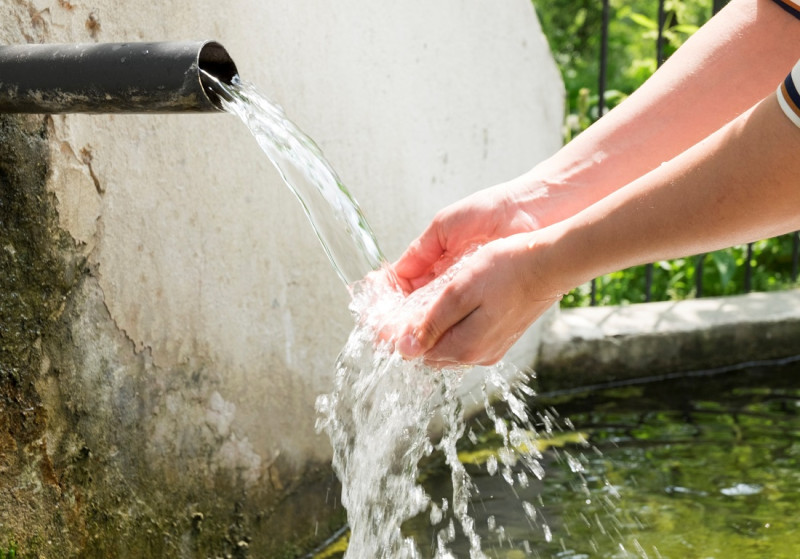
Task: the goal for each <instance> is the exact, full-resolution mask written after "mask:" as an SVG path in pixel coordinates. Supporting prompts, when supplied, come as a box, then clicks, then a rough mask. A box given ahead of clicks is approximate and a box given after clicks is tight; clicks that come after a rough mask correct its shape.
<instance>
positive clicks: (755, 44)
mask: <svg viewBox="0 0 800 559" xmlns="http://www.w3.org/2000/svg"><path fill="white" fill-rule="evenodd" d="M798 42H800V21H798V20H797V19H796V18H793V17H792V16H791V15H789V14H787V13H786V12H785V11H783V10H782V9H781V8H780V7H779V6H777V5H776V4H775V3H774V2H771V1H770V0H758V1H755V2H754V1H753V0H733V2H731V3H730V4H728V6H726V7H725V8H724V9H723V10H722V11H721V12H720V13H719V14H717V16H715V17H714V18H712V19H711V20H710V21H709V22H708V23H707V24H706V25H704V26H703V27H702V28H701V29H700V30H699V31H698V32H697V33H695V34H694V35H693V36H692V37H691V38H690V39H689V40H688V41H687V42H686V43H685V44H684V45H683V46H682V47H681V48H680V49H678V51H677V52H676V53H675V54H674V55H673V56H672V57H671V58H670V59H669V60H668V61H667V62H666V63H665V64H664V66H663V67H662V68H661V69H659V70H658V72H656V73H655V74H654V75H653V76H652V77H651V78H650V79H649V80H648V81H647V82H646V83H645V84H643V85H642V86H641V87H640V88H639V89H638V90H637V91H636V92H634V93H633V94H632V95H631V96H630V97H629V98H628V99H626V100H625V101H624V102H623V103H621V104H620V105H619V106H618V107H617V108H615V109H614V110H612V111H611V112H609V113H608V114H607V115H606V116H605V117H603V118H602V119H601V120H600V121H598V122H597V123H595V124H594V125H593V126H592V127H590V128H589V129H588V130H586V131H585V132H584V133H582V134H581V135H579V136H578V137H577V138H575V139H574V140H573V141H572V142H570V143H569V144H568V145H566V146H565V147H564V148H563V149H561V150H560V151H559V152H558V153H557V154H556V155H554V156H553V157H551V158H550V159H549V160H547V161H545V162H544V163H542V164H541V165H539V166H538V167H537V168H535V169H534V170H533V171H531V173H529V174H528V176H529V178H530V179H531V192H532V194H533V195H534V197H537V198H538V199H539V200H542V201H544V198H542V197H541V196H537V190H538V188H539V186H538V185H537V179H541V180H543V181H544V183H545V185H546V187H547V188H548V190H549V192H548V194H549V195H550V196H555V197H556V198H558V199H560V200H561V202H562V203H560V204H558V206H555V207H554V206H553V205H552V204H549V205H548V207H547V208H542V210H543V211H542V212H539V213H540V221H542V222H543V223H542V224H543V225H549V224H551V223H555V222H556V221H559V220H561V219H563V218H566V217H569V216H570V215H572V214H573V213H575V212H577V211H580V210H581V209H583V208H585V207H587V206H589V205H591V204H592V203H594V202H596V201H597V200H599V199H601V198H602V197H604V196H606V195H608V194H609V193H611V192H613V191H614V190H616V189H617V188H620V187H621V186H623V185H626V184H628V183H630V182H631V181H633V180H634V179H636V178H638V177H640V176H642V175H643V174H645V173H647V172H648V171H650V170H652V169H654V168H656V167H657V166H658V165H660V164H661V163H663V162H665V161H669V160H670V159H672V158H673V157H675V156H676V155H678V154H679V153H681V152H683V151H685V150H686V149H687V148H689V147H690V146H693V145H694V144H696V143H697V142H699V141H700V140H702V139H703V138H705V137H707V136H708V135H709V134H711V133H712V132H714V131H716V130H718V129H719V128H721V127H722V126H723V125H724V124H726V123H727V122H730V121H731V120H732V119H734V118H735V117H736V116H738V115H739V114H741V113H742V112H744V111H746V110H747V109H749V108H750V107H752V106H753V105H754V104H755V103H756V102H758V101H759V100H761V99H763V98H764V97H766V96H767V95H768V94H769V93H770V92H772V91H773V90H774V89H775V87H776V85H777V84H778V83H780V81H781V80H782V79H783V78H784V76H785V75H786V72H787V71H788V70H789V68H791V67H792V65H793V64H794V63H795V62H797V58H798V56H799V54H798V52H799V51H798V49H797V46H796V45H797V44H798ZM533 204H534V207H535V206H536V202H533ZM547 210H549V212H548V211H547Z"/></svg>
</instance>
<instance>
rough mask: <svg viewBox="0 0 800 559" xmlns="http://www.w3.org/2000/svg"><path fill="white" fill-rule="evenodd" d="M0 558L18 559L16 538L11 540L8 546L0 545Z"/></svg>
mask: <svg viewBox="0 0 800 559" xmlns="http://www.w3.org/2000/svg"><path fill="white" fill-rule="evenodd" d="M0 559H17V543H16V542H15V541H14V540H11V541H9V542H8V545H7V546H6V547H2V546H0Z"/></svg>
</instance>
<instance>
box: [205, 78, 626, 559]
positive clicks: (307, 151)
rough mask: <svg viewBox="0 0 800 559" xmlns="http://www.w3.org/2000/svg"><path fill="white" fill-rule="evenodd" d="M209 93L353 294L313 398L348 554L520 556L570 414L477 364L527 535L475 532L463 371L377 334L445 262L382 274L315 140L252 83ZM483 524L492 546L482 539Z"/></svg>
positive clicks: (508, 372)
mask: <svg viewBox="0 0 800 559" xmlns="http://www.w3.org/2000/svg"><path fill="white" fill-rule="evenodd" d="M211 79H213V78H211ZM217 87H218V88H219V90H220V94H221V96H222V98H223V99H224V100H225V101H224V106H225V108H226V109H227V110H228V111H230V112H232V113H234V114H236V115H238V116H239V117H240V118H241V119H242V121H243V122H244V123H245V124H246V125H247V126H248V128H249V129H250V131H251V132H252V133H253V135H254V136H255V138H256V140H257V141H258V143H259V145H260V146H261V148H262V149H263V150H264V152H265V153H266V154H267V156H269V158H270V160H271V161H272V162H273V163H274V165H275V166H276V168H277V169H278V170H279V172H280V174H281V176H282V177H283V179H284V181H285V182H286V184H287V185H288V186H289V188H291V189H292V191H293V192H294V193H295V195H296V196H297V197H298V199H299V200H300V202H301V204H302V206H303V209H304V210H305V212H306V214H307V216H308V218H309V220H310V221H311V224H312V226H313V227H314V230H315V231H316V233H317V236H318V237H319V239H320V241H321V242H322V245H323V247H324V250H325V252H326V253H327V255H328V257H329V258H330V260H331V263H332V264H333V267H334V269H335V270H336V272H337V273H338V274H339V276H340V278H341V279H342V280H343V281H344V283H345V284H346V285H347V286H348V288H349V289H350V293H351V295H352V302H351V305H350V309H351V311H352V313H353V316H354V318H355V327H354V329H353V331H352V333H351V334H350V337H349V339H348V341H347V344H346V345H345V347H344V349H343V350H342V352H341V354H340V356H339V358H338V360H337V363H336V371H335V386H334V388H333V391H332V392H331V393H330V394H325V395H321V396H320V397H319V398H318V401H317V411H318V419H317V423H316V426H317V429H318V430H319V431H320V432H324V433H326V434H327V435H328V436H329V438H330V441H331V444H332V447H333V453H334V454H333V468H334V470H335V472H336V474H337V476H338V478H339V480H340V481H341V484H342V497H341V500H342V503H343V504H344V506H345V507H346V509H347V513H348V522H349V526H350V539H349V546H348V549H347V552H346V557H347V558H348V559H376V558H391V559H402V558H417V557H436V558H440V559H448V558H454V557H456V555H455V554H454V552H453V551H452V550H453V549H455V548H459V549H462V548H463V549H465V550H468V551H467V553H468V554H469V557H470V558H471V559H483V558H485V557H489V556H490V555H487V553H490V554H491V556H492V557H496V556H497V555H496V554H495V553H494V552H490V551H488V550H489V548H492V549H494V548H495V547H497V546H501V547H502V548H503V549H506V550H509V549H512V550H516V551H517V552H518V553H520V554H522V555H521V556H529V555H530V553H531V541H532V540H541V541H546V542H549V541H550V540H551V539H552V532H551V529H550V527H549V525H548V523H547V520H546V519H545V517H544V515H543V513H542V508H543V505H544V503H543V502H541V500H539V501H527V500H524V499H521V498H518V497H517V495H518V492H517V490H520V491H522V490H524V489H525V488H527V487H528V486H530V485H531V484H532V483H538V482H540V481H541V480H542V479H543V477H544V475H545V468H544V467H543V465H542V449H543V448H546V447H547V446H548V445H547V441H548V440H552V439H553V438H554V437H559V436H562V435H561V432H562V431H564V430H565V429H566V430H569V422H568V421H566V422H562V421H560V420H559V419H558V418H557V416H556V415H555V414H553V413H550V412H548V413H547V414H539V415H538V416H536V417H533V418H532V417H530V416H529V413H528V408H527V405H526V400H528V399H529V398H531V397H532V396H533V392H532V390H531V389H530V388H528V386H527V384H526V381H528V380H529V378H528V376H527V375H526V374H523V373H522V372H521V371H518V370H515V369H513V368H512V367H510V366H509V365H498V366H495V367H492V368H487V369H486V370H485V371H483V379H484V385H483V391H482V396H480V397H481V398H482V399H483V405H484V408H485V413H486V418H487V419H488V420H489V421H490V422H491V423H492V428H493V431H494V433H495V434H496V436H497V437H498V438H499V441H500V443H499V447H497V448H496V449H495V450H494V451H492V454H491V456H487V457H484V460H482V461H481V462H480V463H481V467H482V468H484V469H485V470H486V472H487V473H488V474H489V475H491V476H496V477H497V478H498V479H502V485H504V487H506V489H507V491H508V492H509V494H510V495H511V496H512V497H513V498H512V499H510V500H509V502H513V503H514V507H516V509H517V510H516V513H514V512H513V511H507V512H508V513H509V514H516V515H517V516H519V517H520V518H525V519H526V521H527V523H528V525H529V528H530V529H529V530H528V531H527V533H526V534H525V536H524V537H520V538H517V537H513V538H512V537H511V536H509V535H507V534H506V533H505V531H504V527H503V526H502V525H501V523H499V522H498V521H497V519H496V518H495V517H491V518H490V519H489V520H487V521H486V523H487V525H486V526H476V524H475V517H474V515H473V514H472V511H471V510H470V507H471V504H470V503H471V499H472V498H473V497H474V496H475V491H476V489H475V486H474V484H473V482H472V478H471V476H470V474H469V473H468V471H467V468H466V467H465V465H464V463H463V462H462V460H461V459H460V457H459V447H460V445H461V444H462V443H464V442H465V441H472V442H476V441H477V436H476V434H475V433H474V432H473V431H472V430H471V429H468V428H467V426H466V422H465V418H464V415H463V412H462V406H461V401H460V399H459V397H458V396H457V394H458V390H459V386H460V383H461V380H462V377H463V375H464V374H465V373H466V370H465V369H463V368H450V369H443V370H432V369H430V368H428V367H426V366H425V365H424V364H423V363H422V362H421V361H419V360H417V361H405V360H403V359H402V358H401V357H400V356H399V354H397V353H395V352H393V351H392V349H391V347H390V346H389V345H388V344H387V343H385V342H379V341H378V340H377V337H376V331H377V330H378V329H379V327H380V325H381V324H382V321H383V320H385V319H386V317H394V319H395V320H396V319H397V317H398V316H400V317H402V313H407V312H414V311H415V309H418V308H420V307H421V305H424V303H425V301H426V299H427V298H428V297H430V296H431V295H432V294H433V293H435V292H436V290H438V289H441V288H442V286H443V285H444V284H446V283H447V281H448V280H449V278H450V277H451V274H452V273H453V270H454V269H455V268H451V269H450V270H446V271H443V273H442V274H441V275H440V276H439V278H438V279H437V280H435V281H433V282H431V283H430V284H429V285H428V286H426V287H425V288H423V289H421V290H419V291H417V292H415V293H414V294H412V296H410V297H405V296H404V294H403V293H402V292H401V290H399V289H398V288H397V287H396V284H395V282H393V281H392V279H391V277H390V275H389V274H388V273H386V271H385V270H386V267H385V266H384V264H385V262H384V258H383V256H382V254H381V251H380V249H379V247H378V243H377V241H376V240H375V237H374V235H373V233H372V230H371V229H370V227H369V224H368V223H367V221H366V219H365V218H364V215H363V214H362V212H361V211H360V209H359V208H358V205H357V204H356V202H355V200H354V199H353V197H352V196H351V195H350V193H349V192H348V191H347V189H346V188H345V186H344V185H343V184H342V182H341V181H340V180H339V178H338V177H337V176H336V173H335V172H334V171H333V169H332V167H331V166H330V165H329V164H328V163H327V162H326V161H325V159H324V158H323V156H322V153H321V152H320V150H319V148H318V147H317V146H316V145H315V144H314V142H313V141H312V140H311V139H310V138H309V137H308V136H307V135H305V134H304V133H303V132H301V131H300V130H299V129H298V128H297V127H296V126H295V125H294V124H293V123H292V122H291V121H289V120H288V119H287V118H286V116H285V114H284V112H283V111H282V110H281V109H280V107H278V106H277V105H276V104H274V103H273V102H271V101H270V100H269V99H267V98H266V97H264V96H263V95H261V94H259V93H258V92H257V91H256V90H255V89H254V88H253V87H252V86H250V85H248V84H246V83H242V82H240V81H238V79H237V80H236V81H235V82H234V83H233V84H232V85H230V86H226V85H223V84H217ZM459 265H461V263H456V264H455V266H456V267H457V266H459ZM381 269H383V270H384V271H383V272H381V271H378V272H377V273H373V274H370V276H369V279H368V280H362V278H364V277H365V276H367V274H369V273H370V272H372V271H375V270H381ZM498 410H503V411H502V412H500V411H498ZM578 442H580V441H578ZM562 457H563V458H564V460H565V461H566V462H567V464H568V465H569V468H570V470H571V471H572V472H573V473H574V474H575V476H576V479H578V480H582V476H583V470H584V463H585V462H586V461H585V460H583V459H582V458H581V454H580V451H578V452H577V453H572V454H570V453H569V452H567V451H564V453H563V454H562ZM436 461H438V462H440V463H443V464H444V465H445V467H446V468H447V470H448V471H449V489H448V491H447V492H446V494H445V495H442V494H438V495H437V496H436V497H433V496H432V495H431V493H430V492H428V491H426V490H425V489H424V488H423V485H422V484H421V483H420V479H421V478H424V477H425V475H426V472H425V469H424V467H423V466H422V465H421V464H424V463H426V462H428V463H429V462H436ZM581 483H582V486H584V487H585V482H581ZM579 486H580V484H579ZM507 508H508V507H507ZM420 517H424V518H425V522H427V523H429V525H430V526H432V527H433V530H434V532H435V537H434V538H433V539H432V541H426V542H420V541H417V539H415V538H414V537H412V536H408V535H407V530H406V529H405V525H406V524H407V523H409V522H413V521H414V519H417V520H418V519H419V518H420ZM487 529H488V531H489V533H491V534H492V543H487V542H486V541H483V540H482V538H481V536H480V535H479V532H485V531H486V530H487ZM623 551H624V549H623ZM504 556H505V555H504ZM518 556H519V555H518Z"/></svg>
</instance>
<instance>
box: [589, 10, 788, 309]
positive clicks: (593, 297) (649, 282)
mask: <svg viewBox="0 0 800 559" xmlns="http://www.w3.org/2000/svg"><path fill="white" fill-rule="evenodd" d="M728 1H729V0H713V5H712V15H713V14H716V13H717V12H718V11H719V10H721V9H722V8H723V7H724V6H725V4H727V3H728ZM602 3H603V4H602V6H603V8H602V28H601V29H602V31H601V44H600V70H599V82H598V111H597V115H598V118H599V117H601V116H602V115H603V113H604V112H605V96H606V95H605V94H606V76H607V68H608V55H609V53H608V45H609V37H608V35H609V24H610V17H611V4H610V0H602ZM665 4H666V0H659V2H658V14H657V16H658V19H657V22H658V33H657V38H656V45H655V47H656V60H657V65H658V66H660V65H661V64H662V63H663V62H664V43H665V41H664V31H665V26H666V23H667V22H666V19H667V18H666V10H665ZM791 237H792V252H791V282H792V283H793V284H795V283H797V279H798V272H799V270H798V268H799V267H800V232H795V233H792V234H791ZM707 257H708V254H700V255H697V256H696V257H695V264H694V265H695V273H694V277H695V285H694V296H695V297H702V296H703V275H704V274H703V267H704V264H705V261H706V259H707ZM752 262H753V243H750V244H748V245H747V248H746V257H745V258H744V278H743V285H742V286H741V289H740V290H739V292H741V293H749V292H750V291H751V290H752V288H753V285H752V277H753V266H752ZM653 273H654V265H653V264H647V265H646V266H645V274H644V282H645V285H644V301H643V302H650V301H651V300H652V295H653ZM597 289H598V288H597V281H596V280H592V282H591V293H590V299H589V301H590V304H591V305H592V306H595V305H597V302H598V292H597Z"/></svg>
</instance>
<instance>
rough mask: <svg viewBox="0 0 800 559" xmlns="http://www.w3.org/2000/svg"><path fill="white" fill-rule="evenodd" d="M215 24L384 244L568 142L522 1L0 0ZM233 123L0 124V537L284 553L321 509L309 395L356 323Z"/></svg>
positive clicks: (39, 16) (22, 31)
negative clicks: (86, 0) (337, 176)
mask: <svg viewBox="0 0 800 559" xmlns="http://www.w3.org/2000/svg"><path fill="white" fill-rule="evenodd" d="M167 39H174V40H178V39H217V40H219V41H220V42H221V43H222V44H223V45H225V46H226V47H227V49H228V51H229V52H230V53H231V55H232V57H233V58H234V60H235V61H236V63H237V66H238V67H239V69H240V71H241V72H242V74H243V75H244V77H245V78H246V79H248V80H250V81H253V82H255V83H257V84H258V85H259V86H260V88H261V89H262V90H265V91H267V92H268V93H269V94H270V95H271V96H272V97H273V98H275V99H276V100H278V101H279V102H281V104H282V105H283V106H284V107H285V108H286V110H287V112H288V113H289V114H290V115H291V116H292V117H293V118H294V119H295V120H296V121H297V122H298V124H300V126H301V127H302V128H304V129H305V130H306V131H307V132H309V133H310V134H311V135H312V136H313V137H314V138H315V139H316V140H317V142H318V143H319V144H320V145H321V146H322V148H323V150H324V151H325V152H326V154H327V155H328V156H329V158H330V159H331V161H332V163H333V164H334V166H335V167H336V168H337V169H338V170H339V171H340V173H341V175H342V177H343V179H344V180H345V182H346V183H348V185H349V186H350V188H351V191H352V192H353V193H354V194H355V196H356V197H357V198H358V199H359V201H360V202H361V204H362V207H363V208H364V210H365V213H366V214H367V216H368V217H369V218H370V220H371V222H372V225H373V227H374V229H375V230H376V232H377V234H378V236H379V238H380V240H381V241H382V244H383V247H384V250H385V251H386V252H387V255H388V256H389V257H390V258H391V257H396V256H397V255H398V253H399V251H400V250H401V249H402V247H403V246H404V244H405V243H407V242H408V241H409V240H410V239H411V238H412V237H413V236H414V235H415V234H417V233H418V231H419V230H420V229H421V228H422V227H423V226H424V224H425V223H426V222H427V221H428V220H429V219H430V217H431V216H432V215H433V213H434V211H435V210H436V209H437V208H438V207H440V206H442V205H443V204H445V203H446V202H449V201H452V200H455V199H457V198H459V197H461V196H463V195H465V194H467V193H468V192H471V191H474V190H476V189H478V188H480V187H483V186H486V185H489V184H492V183H494V182H498V181H501V180H505V179H507V178H510V177H512V176H514V175H516V174H518V173H520V172H522V171H524V170H526V169H527V168H529V167H530V166H532V165H533V164H534V163H536V162H537V161H539V160H540V159H542V158H543V157H545V156H546V155H547V154H549V153H550V152H552V151H554V150H555V149H556V148H557V147H558V144H559V136H560V133H559V129H560V126H559V123H560V120H561V114H562V111H561V85H560V82H559V80H558V77H557V73H556V71H555V68H554V66H553V64H552V61H551V60H550V58H549V54H548V53H547V49H546V45H545V43H544V39H543V37H542V36H541V34H540V31H539V28H538V24H537V22H536V19H535V16H534V14H533V11H532V8H531V6H530V3H529V2H527V0H519V1H517V2H514V3H510V4H504V5H503V6H502V8H500V7H498V6H497V5H496V4H495V3H494V2H489V1H483V2H470V3H464V2H460V1H458V0H449V1H444V2H427V1H424V0H416V1H411V2H404V3H390V4H386V3H376V2H365V1H357V0H347V1H344V2H338V3H333V4H332V3H320V2H312V1H311V0H285V1H277V0H270V1H266V2H265V1H261V0H239V1H237V2H231V3H228V4H225V5H220V4H219V3H218V2H209V1H207V0H198V1H197V2H194V3H191V4H187V3H185V2H180V3H179V2H157V3H151V4H147V3H141V2H118V1H116V0H96V1H95V2H93V3H91V4H83V3H80V2H77V1H66V0H0V42H2V43H27V42H92V41H98V42H111V41H138V40H167ZM346 305H347V293H346V290H345V289H344V288H343V287H342V286H341V284H340V283H339V280H338V278H337V277H336V276H335V274H334V273H333V272H332V270H331V269H330V267H329V264H328V263H327V261H326V260H325V257H324V254H323V252H322V250H321V249H320V247H319V246H318V243H317V240H316V239H315V237H314V235H313V232H312V231H311V228H310V227H309V226H308V224H307V223H306V220H305V216H304V215H303V214H302V212H301V210H300V207H299V205H298V204H297V202H296V201H295V200H294V199H293V198H292V196H291V194H290V193H289V192H288V190H287V189H286V188H285V187H283V185H282V184H281V183H280V180H279V178H278V176H277V173H276V172H275V171H274V170H273V169H272V168H271V167H270V165H269V163H268V162H267V161H266V159H265V158H264V156H263V155H262V154H261V153H260V151H259V149H258V147H257V146H256V144H255V142H254V141H253V140H252V139H251V138H250V137H249V134H248V132H247V131H246V130H245V129H244V127H242V126H241V125H240V124H239V123H238V122H237V121H236V120H235V119H234V118H233V117H231V116H229V115H224V114H220V115H191V116H187V115H169V116H141V115H138V116H137V115H117V116H108V115H100V116H85V115H67V116H60V115H59V116H52V117H45V116H18V115H0V496H2V499H3V502H4V505H3V506H2V507H0V548H2V545H3V542H4V541H6V540H8V539H14V540H15V541H17V542H18V547H19V550H20V552H21V553H22V554H29V555H34V556H35V555H36V554H38V555H40V556H43V557H71V556H80V557H143V556H165V557H173V556H175V557H207V556H211V557H213V556H226V555H229V556H247V555H250V556H253V557H282V556H287V557H291V556H294V554H295V552H296V551H297V549H299V548H300V547H302V546H304V545H307V544H308V543H309V542H311V541H312V540H313V539H314V538H315V537H323V536H325V535H326V534H327V533H328V531H329V526H330V525H331V524H335V523H336V522H337V521H338V519H337V515H338V514H341V509H340V508H337V505H336V502H337V499H336V488H335V486H334V484H335V481H334V480H333V477H332V475H331V473H330V470H329V466H328V465H327V464H328V459H329V454H330V450H329V448H328V445H327V441H326V440H324V439H323V438H321V437H319V436H318V435H316V434H315V433H314V427H313V423H314V409H313V405H314V399H315V397H316V395H317V394H319V393H321V392H323V391H327V390H329V388H330V380H331V369H332V367H331V366H332V363H333V362H334V359H335V356H336V353H337V351H338V349H339V347H340V346H341V344H342V342H343V341H344V339H345V338H346V334H347V332H348V331H349V329H350V317H349V314H348V312H347V309H346Z"/></svg>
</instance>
